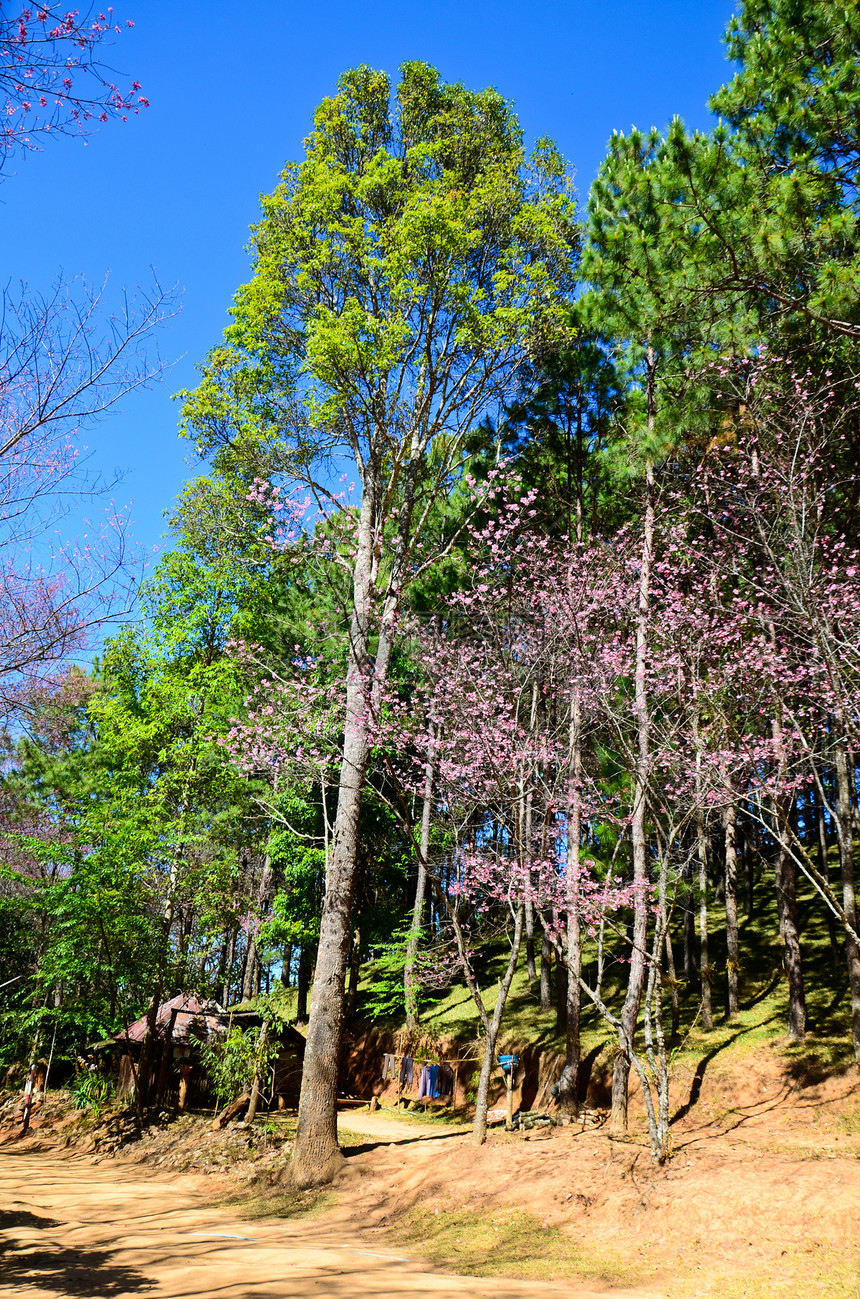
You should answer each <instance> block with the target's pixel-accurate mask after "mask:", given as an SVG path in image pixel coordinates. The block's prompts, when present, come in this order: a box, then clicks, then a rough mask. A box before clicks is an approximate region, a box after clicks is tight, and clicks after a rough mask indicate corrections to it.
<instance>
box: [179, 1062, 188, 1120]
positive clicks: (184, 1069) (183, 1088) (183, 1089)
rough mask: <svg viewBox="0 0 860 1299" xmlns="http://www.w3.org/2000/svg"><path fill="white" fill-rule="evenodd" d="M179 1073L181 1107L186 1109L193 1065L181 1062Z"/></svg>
mask: <svg viewBox="0 0 860 1299" xmlns="http://www.w3.org/2000/svg"><path fill="white" fill-rule="evenodd" d="M179 1074H180V1078H179V1108H180V1109H181V1110H184V1109H187V1108H188V1087H189V1082H188V1080H189V1078H190V1077H191V1065H190V1064H181V1065H180V1066H179Z"/></svg>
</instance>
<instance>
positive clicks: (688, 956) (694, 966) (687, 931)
mask: <svg viewBox="0 0 860 1299" xmlns="http://www.w3.org/2000/svg"><path fill="white" fill-rule="evenodd" d="M694 906H695V893H694V890H693V882H692V879H690V880H689V882H688V884H687V888H686V891H685V893H684V977H685V979H686V980H687V982H688V983H689V984H690V985H695V982H696V978H697V976H698V973H699V961H698V957H697V954H696V916H695V911H694Z"/></svg>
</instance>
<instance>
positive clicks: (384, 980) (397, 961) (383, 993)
mask: <svg viewBox="0 0 860 1299" xmlns="http://www.w3.org/2000/svg"><path fill="white" fill-rule="evenodd" d="M408 943H409V928H408V927H405V928H401V929H398V930H397V931H396V933H394V934H392V936H391V939H390V941H389V942H387V943H385V944H383V945H382V947H381V948H380V949H379V950H378V951H377V952H376V953H375V954H374V958H373V961H372V964H371V965H370V969H369V971H368V975H367V981H366V984H365V988H364V1013H365V1014H366V1015H367V1017H368V1018H369V1019H372V1020H378V1019H393V1018H400V1017H401V1016H402V1015H404V1014H405V1013H406V1002H405V993H404V987H403V975H404V971H405V969H406V949H407V946H408Z"/></svg>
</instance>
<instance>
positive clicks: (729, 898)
mask: <svg viewBox="0 0 860 1299" xmlns="http://www.w3.org/2000/svg"><path fill="white" fill-rule="evenodd" d="M737 817H738V813H737V808H736V807H735V804H734V803H730V804H729V806H728V807H727V808H726V810H725V812H724V813H723V832H724V841H725V859H726V951H727V953H728V958H727V960H726V973H727V976H728V1010H729V1018H730V1019H731V1018H732V1017H733V1016H734V1015H737V1013H738V1010H739V1009H740V1006H739V1001H738V978H739V974H740V943H739V940H738V854H737Z"/></svg>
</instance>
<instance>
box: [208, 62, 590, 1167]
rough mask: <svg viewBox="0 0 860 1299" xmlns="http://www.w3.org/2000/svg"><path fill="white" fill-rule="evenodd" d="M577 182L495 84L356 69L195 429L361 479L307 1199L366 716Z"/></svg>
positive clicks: (331, 1136) (541, 306)
mask: <svg viewBox="0 0 860 1299" xmlns="http://www.w3.org/2000/svg"><path fill="white" fill-rule="evenodd" d="M574 218H575V212H574V204H573V200H572V198H571V195H570V187H569V179H568V175H567V171H566V169H565V167H564V164H563V163H562V160H561V159H560V157H559V155H558V153H557V151H556V150H555V148H554V147H553V146H552V145H551V144H549V143H547V142H542V143H540V144H539V145H538V147H537V148H536V150H535V153H534V155H533V156H532V158H530V159H529V158H527V157H526V154H525V152H524V149H523V143H522V134H521V131H520V128H519V126H518V123H517V121H516V118H515V117H514V114H513V111H512V109H511V107H510V105H509V104H508V103H507V102H506V101H505V100H504V99H503V98H502V97H501V95H499V94H498V93H497V92H496V91H494V90H485V91H479V92H473V91H469V90H467V89H466V88H465V87H464V86H462V85H459V84H451V85H448V84H446V83H444V82H443V81H442V80H441V78H440V77H439V75H438V73H437V72H435V71H434V70H433V69H432V68H430V67H428V66H427V65H426V64H422V63H408V64H405V65H404V67H403V68H402V70H401V79H400V82H399V84H398V85H397V88H396V90H395V91H394V93H393V94H392V87H391V84H390V81H389V78H388V77H387V76H386V75H385V74H383V73H379V72H374V71H372V70H371V69H369V68H366V67H362V68H358V69H356V70H355V71H352V72H348V73H346V74H345V75H344V76H343V77H342V78H341V81H340V84H339V88H338V92H337V94H336V95H334V96H333V97H332V98H330V99H326V100H325V101H324V102H323V103H322V104H321V106H320V107H319V109H318V110H317V112H316V113H315V115H314V122H313V130H312V132H311V134H310V136H309V137H308V140H307V146H306V156H305V159H304V161H303V162H302V163H300V164H297V165H291V166H288V167H287V168H286V170H285V172H284V174H283V180H282V183H281V185H280V186H279V187H278V189H277V190H275V192H274V193H273V194H272V195H271V196H270V197H269V198H266V199H264V202H263V220H262V222H261V223H260V224H259V225H258V226H257V227H256V229H255V231H254V249H255V270H254V276H253V279H252V280H251V282H250V283H249V284H248V285H246V286H245V287H244V288H243V289H242V290H240V292H239V294H238V295H237V298H236V302H235V306H234V316H235V323H234V325H233V326H232V327H231V329H230V330H228V333H227V339H226V348H219V349H216V351H215V353H213V355H212V357H211V358H210V363H209V365H208V366H207V368H206V369H205V371H204V378H203V382H202V384H201V385H200V387H199V388H198V389H197V391H196V392H195V393H194V394H191V395H189V396H188V397H187V399H186V405H185V417H186V421H187V423H188V426H189V428H190V429H192V430H193V431H194V432H195V433H196V435H197V437H198V440H199V443H200V445H201V448H202V449H203V450H204V451H206V452H213V451H214V452H215V453H216V455H217V453H218V452H219V451H220V452H221V453H222V458H223V454H224V453H225V452H227V451H228V450H229V454H235V453H236V449H237V448H238V449H240V450H241V449H242V448H243V447H250V448H251V451H252V454H254V455H256V454H257V448H259V447H260V446H263V447H264V448H265V449H266V451H267V453H268V457H269V462H270V463H271V451H272V445H273V443H277V448H276V449H277V452H278V455H277V460H278V467H279V468H280V469H281V470H282V472H283V473H285V474H287V475H288V476H289V477H290V478H291V479H292V480H293V481H295V482H299V483H304V484H306V485H307V486H308V487H309V488H310V491H311V492H312V493H313V494H314V495H315V496H316V497H317V498H318V500H320V501H324V500H331V498H332V496H333V492H332V488H331V485H330V478H331V466H332V464H334V465H335V466H337V465H341V466H343V465H346V464H350V465H352V466H354V469H355V471H356V472H357V474H358V477H359V480H360V486H361V502H360V508H359V512H358V519H357V526H356V533H355V548H354V557H353V560H352V564H351V579H350V580H351V594H350V605H351V607H350V611H349V631H348V648H349V656H348V671H347V701H346V723H345V728H344V739H343V748H342V760H341V772H340V782H339V793H338V803H337V817H336V823H335V827H334V838H333V843H332V848H331V854H330V858H329V869H328V872H327V879H326V895H325V901H324V905H323V914H322V920H321V928H320V955H319V959H318V961H317V969H316V978H315V982H314V992H313V1000H312V1005H311V1017H310V1028H309V1033H308V1047H307V1054H306V1056H305V1067H304V1079H303V1085H302V1096H301V1104H300V1113H299V1126H298V1133H297V1138H296V1145H295V1149H294V1152H293V1158H292V1164H291V1167H292V1173H293V1176H294V1178H295V1180H296V1181H297V1182H298V1183H303V1182H314V1181H317V1180H319V1179H321V1178H325V1177H328V1176H330V1175H331V1173H332V1172H333V1171H334V1169H335V1168H337V1167H338V1166H339V1163H340V1154H339V1150H338V1145H337V1126H336V1112H335V1106H336V1095H337V1075H338V1059H339V1051H340V1041H341V1032H342V1024H343V1010H344V975H345V970H346V965H347V959H348V953H349V946H350V911H351V905H352V897H353V890H354V885H355V878H356V866H357V861H358V850H359V842H358V833H359V822H360V815H361V803H362V795H363V789H364V784H365V774H366V771H367V765H368V760H369V756H370V748H371V743H370V732H369V712H371V711H372V709H373V707H374V702H375V700H376V698H377V696H378V689H379V686H380V684H381V683H382V682H383V681H384V679H385V675H386V672H387V669H388V663H389V660H390V656H391V652H392V646H393V640H394V633H395V626H396V621H397V614H398V610H399V608H400V605H401V601H402V599H403V596H404V593H405V591H406V589H407V587H408V585H409V583H410V581H411V580H413V578H414V577H415V576H416V574H417V573H419V572H420V570H421V568H422V565H425V564H427V563H429V562H431V560H432V557H433V555H435V554H438V553H439V551H440V550H441V551H444V550H445V549H446V547H447V545H448V539H446V538H444V537H443V538H441V539H436V541H435V543H434V544H430V538H429V536H428V521H429V519H430V515H431V514H432V510H433V505H434V502H436V501H437V500H438V499H439V497H440V496H444V495H445V494H446V493H447V492H448V491H449V490H450V488H451V486H452V484H453V483H454V482H455V481H456V480H457V478H458V477H459V475H460V474H461V473H462V459H463V442H464V438H465V436H466V434H467V433H468V432H469V431H470V430H471V429H472V428H474V427H475V425H476V424H477V423H478V422H480V420H481V418H482V417H483V416H484V415H485V414H486V413H487V411H488V410H490V409H492V408H493V407H496V406H498V405H500V404H501V403H502V402H503V401H504V400H506V399H508V398H509V397H510V395H511V392H512V386H513V384H514V383H515V380H516V376H517V373H518V371H519V370H520V368H521V366H522V365H523V363H524V361H525V359H526V357H527V354H528V349H529V348H530V347H531V348H536V347H537V346H538V345H539V343H540V340H541V338H542V336H543V335H544V334H545V333H546V332H547V331H548V330H550V329H551V328H552V325H553V321H554V318H555V317H556V315H557V314H558V310H559V305H560V303H561V301H562V299H563V297H564V292H565V289H566V287H567V286H570V285H571V283H572V274H573V269H574V264H575V259H576V250H577V244H578V234H577V229H576V225H575V219H574Z"/></svg>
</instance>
